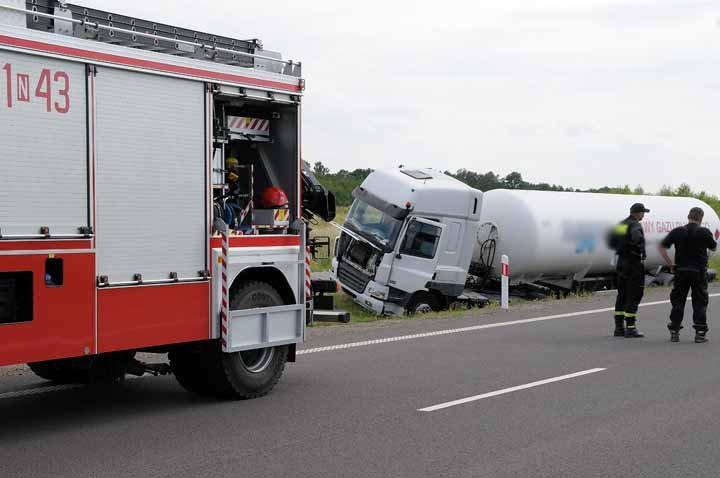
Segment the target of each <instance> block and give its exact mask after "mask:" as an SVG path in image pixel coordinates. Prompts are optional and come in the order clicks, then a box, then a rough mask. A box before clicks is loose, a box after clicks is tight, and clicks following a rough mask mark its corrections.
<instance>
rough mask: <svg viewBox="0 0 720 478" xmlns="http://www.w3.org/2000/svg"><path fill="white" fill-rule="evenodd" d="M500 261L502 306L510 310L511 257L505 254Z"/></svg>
mask: <svg viewBox="0 0 720 478" xmlns="http://www.w3.org/2000/svg"><path fill="white" fill-rule="evenodd" d="M500 263H501V264H502V266H501V267H502V270H501V273H500V274H501V279H500V308H501V309H505V310H508V309H509V308H510V259H509V258H508V256H506V255H505V254H503V256H502V257H501V258H500Z"/></svg>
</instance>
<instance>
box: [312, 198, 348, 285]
mask: <svg viewBox="0 0 720 478" xmlns="http://www.w3.org/2000/svg"><path fill="white" fill-rule="evenodd" d="M347 212H348V208H346V207H339V208H338V210H337V214H336V216H335V222H336V223H338V224H342V223H344V222H345V216H347ZM339 235H340V231H339V230H338V229H337V228H336V227H334V226H331V225H330V224H328V223H326V222H320V223H319V224H318V225H316V226H312V232H311V233H310V237H318V236H326V237H329V238H330V258H331V257H333V255H334V254H335V251H334V250H333V248H334V246H335V238H336V237H338V236H339ZM330 258H328V259H323V260H317V261H315V260H314V261H312V263H311V264H310V269H311V270H312V271H313V272H323V271H329V270H330V263H331V259H330Z"/></svg>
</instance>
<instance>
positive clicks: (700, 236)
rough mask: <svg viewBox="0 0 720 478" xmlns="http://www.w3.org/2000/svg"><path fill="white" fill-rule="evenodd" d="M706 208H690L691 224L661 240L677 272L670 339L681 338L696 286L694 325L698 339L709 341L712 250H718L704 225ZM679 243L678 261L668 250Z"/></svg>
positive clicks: (661, 247)
mask: <svg viewBox="0 0 720 478" xmlns="http://www.w3.org/2000/svg"><path fill="white" fill-rule="evenodd" d="M704 217H705V211H703V210H702V209H701V208H699V207H694V208H692V209H690V213H689V214H688V224H687V225H686V226H681V227H676V228H675V229H673V230H672V231H670V234H668V235H667V237H666V238H665V239H663V241H662V242H661V243H660V246H659V249H660V254H661V255H662V256H663V258H664V259H665V262H667V264H668V265H669V266H670V268H671V270H673V272H674V273H675V280H674V284H673V290H672V292H671V293H670V302H671V303H672V311H671V312H670V323H669V324H668V329H669V330H670V341H671V342H679V341H680V329H682V320H683V315H684V312H685V303H686V302H687V295H688V292H689V291H690V290H691V289H692V306H693V328H694V329H695V342H696V343H699V344H701V343H703V342H707V338H706V337H705V335H706V334H707V331H708V326H707V306H708V302H709V297H708V290H707V289H708V281H707V266H708V253H707V251H708V249H710V250H711V251H714V250H715V249H716V248H717V241H715V238H713V235H712V232H710V230H709V229H707V228H705V227H702V226H701V224H702V221H703V218H704ZM672 246H675V261H674V262H673V260H672V259H671V258H670V255H669V254H668V252H667V250H668V249H670V248H671V247H672Z"/></svg>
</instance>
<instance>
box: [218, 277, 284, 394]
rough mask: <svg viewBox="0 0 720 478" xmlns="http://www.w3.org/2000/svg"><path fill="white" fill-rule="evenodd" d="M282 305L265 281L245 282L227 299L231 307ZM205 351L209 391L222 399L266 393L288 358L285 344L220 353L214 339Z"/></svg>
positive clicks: (241, 308)
mask: <svg viewBox="0 0 720 478" xmlns="http://www.w3.org/2000/svg"><path fill="white" fill-rule="evenodd" d="M283 304H284V302H283V300H282V297H281V296H280V294H279V293H278V292H277V290H275V288H274V287H272V286H271V285H270V284H266V283H264V282H246V283H244V284H242V285H241V286H240V287H238V288H237V290H235V291H234V294H233V297H232V298H231V299H230V309H231V310H243V309H255V308H259V307H276V306H280V305H283ZM206 354H207V355H206V360H207V363H208V364H209V365H210V367H209V370H208V372H209V374H208V379H209V381H210V388H211V389H212V393H213V394H214V395H217V396H220V397H224V398H233V399H250V398H257V397H262V396H263V395H267V394H268V393H269V392H270V390H272V388H273V387H274V386H275V384H276V383H277V382H278V380H280V376H281V375H282V373H283V370H284V369H285V362H287V358H288V347H287V346H280V347H267V348H262V349H256V350H247V351H243V352H235V353H223V352H222V350H221V346H220V344H219V343H218V342H216V343H214V344H213V346H211V347H210V348H209V349H208V350H207V351H206Z"/></svg>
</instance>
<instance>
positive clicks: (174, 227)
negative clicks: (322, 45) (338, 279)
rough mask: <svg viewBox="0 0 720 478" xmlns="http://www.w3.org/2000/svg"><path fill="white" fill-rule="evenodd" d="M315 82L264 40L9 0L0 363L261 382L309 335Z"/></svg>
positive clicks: (0, 79) (1, 64) (107, 374)
mask: <svg viewBox="0 0 720 478" xmlns="http://www.w3.org/2000/svg"><path fill="white" fill-rule="evenodd" d="M303 90H304V80H303V79H302V78H301V69H300V64H298V63H295V62H292V61H287V60H283V59H282V58H281V55H280V54H279V53H276V52H271V51H267V50H264V49H263V47H262V44H261V43H260V41H259V40H237V39H234V38H226V37H221V36H218V35H212V34H207V33H201V32H195V31H192V30H187V29H183V28H179V27H173V26H170V25H164V24H162V23H159V22H149V21H144V20H140V19H135V18H129V17H126V16H123V15H118V14H112V13H108V12H102V11H98V10H94V9H91V8H84V7H81V6H77V5H71V4H66V3H65V2H55V1H53V0H33V1H27V2H25V1H23V0H0V121H2V128H0V144H2V146H3V154H2V156H1V157H0V171H2V174H1V175H0V366H4V365H13V364H19V363H29V365H30V368H31V369H32V370H33V371H34V372H35V373H36V374H37V375H39V376H41V377H44V378H47V379H50V380H53V381H56V382H91V381H113V380H118V379H121V378H122V377H124V376H125V373H126V372H129V373H135V374H143V373H145V372H152V373H154V374H158V373H168V372H170V371H172V372H173V373H174V374H175V376H176V378H177V380H178V381H179V382H180V384H181V385H182V386H183V387H185V388H186V389H188V390H190V391H193V392H196V393H200V394H206V395H216V396H223V397H232V398H252V397H257V396H260V395H263V394H265V393H267V392H268V391H269V390H270V389H271V388H272V387H273V386H274V385H275V383H276V382H277V381H278V379H279V377H280V375H281V373H282V371H283V369H284V367H285V363H286V362H288V361H294V360H295V348H296V345H297V344H298V343H300V342H301V341H302V340H303V335H304V326H305V318H306V294H307V290H306V279H305V277H306V271H305V259H306V236H305V234H304V231H305V226H304V223H303V222H302V217H303V213H304V212H305V211H303V207H302V206H303V201H305V202H308V201H309V200H310V199H312V198H308V197H302V179H301V178H302V175H301V158H300V111H301V97H302V94H303ZM261 192H262V194H261ZM266 192H267V194H266ZM136 351H146V352H158V353H169V359H170V367H168V366H167V365H164V366H163V365H162V364H161V365H154V366H153V365H148V364H143V363H141V362H139V361H137V360H135V359H134V358H133V357H134V355H135V352H136Z"/></svg>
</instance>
